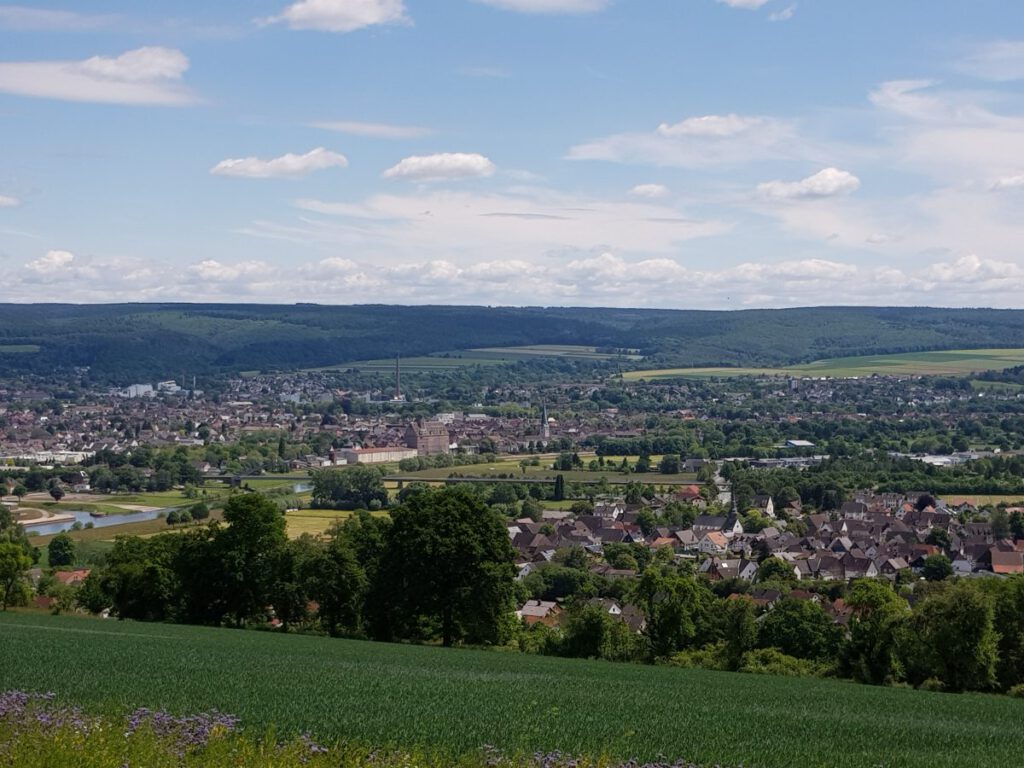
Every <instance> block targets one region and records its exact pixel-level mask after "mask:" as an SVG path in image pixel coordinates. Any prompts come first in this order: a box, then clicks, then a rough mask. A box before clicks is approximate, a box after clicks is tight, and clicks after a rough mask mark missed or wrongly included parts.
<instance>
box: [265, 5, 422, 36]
mask: <svg viewBox="0 0 1024 768" xmlns="http://www.w3.org/2000/svg"><path fill="white" fill-rule="evenodd" d="M265 22H266V23H276V22H283V23H285V24H287V25H288V26H289V27H290V28H291V29H315V30H321V31H324V32H354V31H356V30H357V29H363V28H364V27H372V26H376V25H383V24H409V23H410V19H409V17H408V16H407V15H406V9H405V3H404V2H403V0H299V2H296V3H292V4H291V5H289V6H288V7H287V8H285V9H284V10H283V11H282V12H281V13H280V15H278V16H274V17H271V18H269V19H266V20H265Z"/></svg>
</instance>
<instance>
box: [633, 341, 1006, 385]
mask: <svg viewBox="0 0 1024 768" xmlns="http://www.w3.org/2000/svg"><path fill="white" fill-rule="evenodd" d="M1015 365H1024V349H954V350H945V351H941V352H913V353H907V354H899V355H870V356H866V357H836V358H832V359H830V360H818V361H816V362H813V363H807V364H805V365H793V366H789V367H786V368H665V369H661V370H651V371H629V372H627V373H624V374H623V378H624V379H627V380H629V381H638V380H640V379H644V380H648V381H651V380H657V379H678V378H705V379H706V378H723V377H734V376H796V377H816V376H825V377H833V378H843V377H853V376H871V375H874V374H876V373H877V374H882V375H888V376H924V375H936V376H966V375H967V374H970V373H975V372H977V371H995V370H1002V369H1003V368H1011V367H1013V366H1015Z"/></svg>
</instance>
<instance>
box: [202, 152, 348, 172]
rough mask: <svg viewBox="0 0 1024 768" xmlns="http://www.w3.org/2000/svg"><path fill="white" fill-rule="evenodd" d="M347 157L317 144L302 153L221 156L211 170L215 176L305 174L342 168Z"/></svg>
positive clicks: (346, 162) (345, 165)
mask: <svg viewBox="0 0 1024 768" xmlns="http://www.w3.org/2000/svg"><path fill="white" fill-rule="evenodd" d="M347 166H348V159H347V158H346V157H345V156H344V155H339V154H338V153H337V152H331V151H329V150H327V149H324V148H323V147H317V148H316V149H313V150H310V151H309V152H307V153H306V154H304V155H295V154H292V153H290V152H289V153H288V154H287V155H282V156H281V157H275V158H274V159H272V160H261V159H260V158H258V157H244V158H239V159H228V160H221V161H220V162H219V163H217V164H216V165H215V166H213V168H211V169H210V173H212V174H213V175H214V176H237V177H241V178H246V179H278V178H287V177H293V178H294V177H296V176H306V175H307V174H310V173H312V172H313V171H322V170H324V169H325V168H345V167H347Z"/></svg>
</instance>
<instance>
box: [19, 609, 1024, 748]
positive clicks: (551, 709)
mask: <svg viewBox="0 0 1024 768" xmlns="http://www.w3.org/2000/svg"><path fill="white" fill-rule="evenodd" d="M0 647H2V648H3V651H4V652H3V654H2V656H0V690H8V689H24V690H34V691H53V692H55V693H56V694H58V696H59V697H60V698H61V700H62V701H67V702H69V703H77V704H80V705H82V706H84V707H85V708H86V709H88V710H91V711H96V712H109V713H113V714H116V713H122V712H125V711H126V710H129V709H131V708H133V707H135V706H140V705H145V706H149V707H162V708H166V709H168V710H170V711H172V712H175V713H179V714H184V713H192V712H196V711H200V710H208V709H210V708H214V707H215V708H217V709H219V710H221V711H225V712H230V713H234V714H237V715H240V716H241V717H242V719H243V723H245V724H247V725H248V726H250V727H252V728H255V729H258V732H262V729H264V728H266V727H268V726H271V725H273V726H274V727H275V728H276V729H277V731H278V733H297V732H302V731H307V730H308V731H310V732H311V733H312V734H314V735H316V736H319V737H321V738H324V739H330V738H345V739H353V740H356V741H359V742H363V743H368V744H372V745H377V746H407V747H408V746H426V747H433V748H436V749H441V750H444V751H447V752H450V753H452V754H465V753H470V752H474V751H476V750H479V749H480V748H481V747H482V746H484V745H486V744H491V745H495V746H497V747H498V748H500V749H502V750H503V751H506V752H518V751H525V752H532V751H533V750H537V749H540V750H549V749H561V750H565V751H568V752H570V753H573V754H599V753H607V754H608V755H609V756H614V757H619V758H625V757H630V756H635V757H638V758H641V759H644V758H654V757H655V756H657V755H659V754H661V755H664V756H667V757H670V758H672V759H674V758H685V759H688V760H694V761H698V762H702V763H711V764H713V763H716V762H721V763H724V764H727V765H738V764H740V763H742V764H743V765H744V766H748V767H749V768H757V767H758V766H762V767H766V768H767V767H770V768H787V767H789V766H794V767H796V766H799V768H815V767H822V768H824V766H828V768H870V767H873V766H885V768H943V767H947V766H948V768H954V766H955V768H962V766H974V765H991V766H1014V765H1016V766H1019V765H1021V755H1022V754H1024V729H1022V728H1021V727H1020V724H1021V722H1022V721H1024V702H1022V701H1019V700H1015V699H1011V698H1009V697H996V696H984V695H967V694H964V695H959V696H954V695H947V694H938V693H925V692H919V691H912V690H906V689H887V688H873V687H868V686H859V685H855V684H852V683H842V682H834V681H826V680H803V679H795V678H772V677H759V676H754V675H739V674H728V673H721V672H707V671H699V670H682V669H674V668H665V667H643V666H636V665H627V664H613V663H607V662H588V661H576V660H567V659H556V658H547V657H537V656H526V655H520V654H518V653H499V652H489V651H473V650H464V649H442V648H430V647H417V646H402V645H386V644H380V643H366V642H356V641H344V640H331V639H327V638H318V637H305V636H285V635H280V634H271V633H266V632H244V631H238V630H226V629H206V628H199V627H183V626H174V625H167V624H137V623H118V622H116V621H101V620H98V619H85V618H76V617H54V616H48V615H43V614H27V613H26V614H18V613H8V614H0Z"/></svg>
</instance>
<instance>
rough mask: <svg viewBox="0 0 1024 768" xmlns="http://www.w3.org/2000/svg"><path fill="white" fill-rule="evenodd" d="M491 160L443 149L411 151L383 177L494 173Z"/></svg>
mask: <svg viewBox="0 0 1024 768" xmlns="http://www.w3.org/2000/svg"><path fill="white" fill-rule="evenodd" d="M495 170H497V169H496V168H495V165H494V163H492V162H491V161H490V160H489V159H488V158H486V157H484V156H483V155H479V154H476V153H466V152H443V153H440V154H436V155H413V156H412V157H407V158H405V159H403V160H401V161H400V162H399V163H398V164H396V165H393V166H392V167H390V168H388V169H387V170H386V171H384V178H385V179H409V180H411V181H442V180H446V179H471V178H486V177H488V176H493V175H494V172H495Z"/></svg>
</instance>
